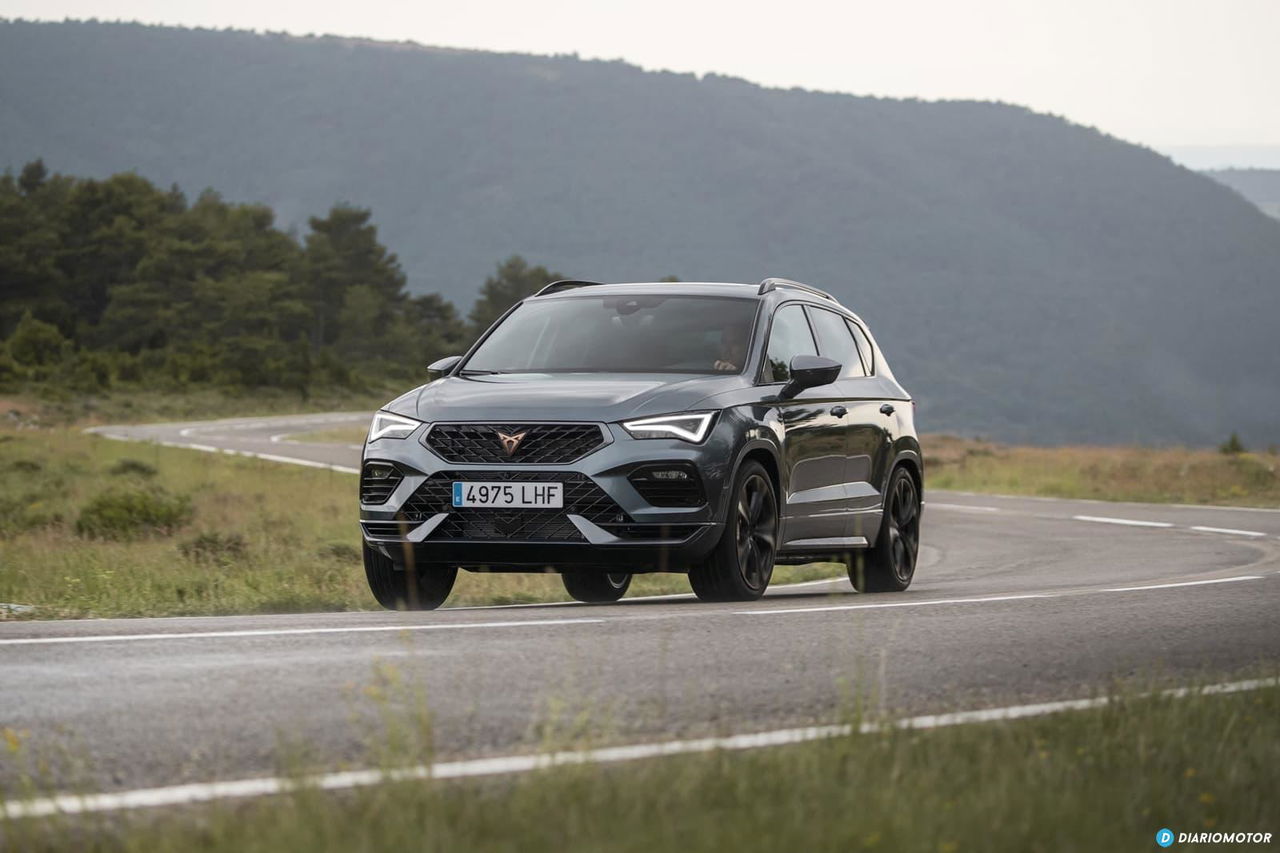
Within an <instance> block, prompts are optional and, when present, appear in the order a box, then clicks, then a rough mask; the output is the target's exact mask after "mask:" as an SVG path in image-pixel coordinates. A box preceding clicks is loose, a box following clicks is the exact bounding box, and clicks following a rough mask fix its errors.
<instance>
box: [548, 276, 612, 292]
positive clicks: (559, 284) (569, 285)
mask: <svg viewBox="0 0 1280 853" xmlns="http://www.w3.org/2000/svg"><path fill="white" fill-rule="evenodd" d="M594 284H604V282H603V281H583V280H579V279H576V278H566V279H561V280H560V281H553V282H551V283H550V284H548V285H547V286H546V287H544V288H542V290H539V291H538V292H537V293H535V294H533V295H534V296H549V295H550V294H552V293H559V292H560V291H562V290H573V289H574V288H575V287H591V286H592V285H594Z"/></svg>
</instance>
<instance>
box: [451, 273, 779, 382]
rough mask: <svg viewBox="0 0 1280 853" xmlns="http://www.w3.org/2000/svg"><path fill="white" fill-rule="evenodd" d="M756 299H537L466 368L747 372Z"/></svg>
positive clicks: (487, 340) (511, 317)
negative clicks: (747, 357)
mask: <svg viewBox="0 0 1280 853" xmlns="http://www.w3.org/2000/svg"><path fill="white" fill-rule="evenodd" d="M758 307H759V303H758V302H757V301H756V300H754V299H739V298H727V297H726V298H720V297H709V296H682V295H670V294H663V293H651V294H643V295H639V296H636V295H615V296H581V297H568V298H557V299H547V300H537V299H534V300H530V301H529V302H526V303H524V304H522V305H521V306H520V307H519V308H517V309H516V310H515V311H514V312H512V313H511V314H510V315H509V316H508V317H507V318H506V319H505V320H503V321H502V323H501V324H499V325H498V327H497V328H496V329H494V330H493V331H492V332H491V333H490V335H489V337H487V338H485V340H484V342H483V343H481V344H480V346H479V347H477V349H476V351H475V353H473V354H472V356H471V358H470V359H469V360H468V361H467V362H466V364H464V365H463V366H462V372H463V373H466V372H468V371H473V372H476V373H485V372H493V373H740V372H741V371H742V370H743V368H744V367H745V365H746V356H747V347H748V343H749V341H750V339H751V327H752V325H753V324H754V322H755V316H756V310H757V308H758Z"/></svg>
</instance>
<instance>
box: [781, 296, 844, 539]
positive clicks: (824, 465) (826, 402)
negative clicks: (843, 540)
mask: <svg viewBox="0 0 1280 853" xmlns="http://www.w3.org/2000/svg"><path fill="white" fill-rule="evenodd" d="M817 354H818V349H817V345H816V343H815V342H814V338H813V331H812V330H811V329H810V327H809V321H808V320H807V319H806V317H805V311H804V308H803V307H802V306H801V305H799V304H798V303H793V304H790V305H783V306H782V307H781V308H779V309H778V311H777V313H775V314H774V318H773V325H772V328H771V329H770V332H769V346H768V350H767V356H766V361H765V365H764V373H765V376H764V381H765V382H771V383H785V382H787V381H788V380H790V378H791V368H790V365H791V359H793V358H795V357H796V356H797V355H817ZM775 387H776V386H775ZM839 404H840V399H839V396H838V393H837V390H836V387H835V385H828V386H825V387H821V388H809V389H807V390H805V391H802V392H800V394H799V395H797V396H796V397H794V398H792V399H790V400H785V401H779V402H778V403H777V404H776V405H777V407H778V414H779V418H780V419H781V421H782V425H783V429H784V437H783V465H785V466H786V469H787V478H786V481H787V487H786V489H785V492H786V494H784V495H782V499H783V502H784V506H785V516H786V527H785V535H786V540H787V541H788V542H794V541H795V540H797V539H827V538H831V537H838V536H842V535H844V534H843V530H844V528H845V526H846V521H847V518H848V513H849V505H848V497H847V494H846V487H845V483H846V471H845V467H846V464H847V460H846V454H847V450H846V436H845V432H846V430H845V423H844V421H843V419H842V418H841V417H840V416H839V414H838V410H836V408H837V407H838V406H839ZM833 410H836V411H833Z"/></svg>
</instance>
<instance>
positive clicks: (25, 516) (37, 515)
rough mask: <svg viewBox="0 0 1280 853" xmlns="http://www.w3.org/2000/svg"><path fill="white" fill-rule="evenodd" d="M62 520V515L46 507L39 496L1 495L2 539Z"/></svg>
mask: <svg viewBox="0 0 1280 853" xmlns="http://www.w3.org/2000/svg"><path fill="white" fill-rule="evenodd" d="M60 521H62V516H60V515H58V514H57V513H56V512H50V511H49V510H47V509H45V508H44V506H43V504H42V503H41V501H40V499H39V497H38V496H34V495H28V496H26V497H23V498H15V497H0V539H4V538H7V537H10V536H16V535H17V534H19V533H22V532H23V531H25V530H31V529H33V528H36V527H49V526H51V525H54V524H57V523H59V522H60Z"/></svg>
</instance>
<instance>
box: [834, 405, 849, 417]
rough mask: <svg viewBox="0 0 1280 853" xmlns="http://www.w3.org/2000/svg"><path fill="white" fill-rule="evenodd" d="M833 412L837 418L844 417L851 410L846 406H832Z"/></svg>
mask: <svg viewBox="0 0 1280 853" xmlns="http://www.w3.org/2000/svg"><path fill="white" fill-rule="evenodd" d="M831 414H833V415H835V416H836V417H837V418H843V417H844V416H845V415H847V414H849V410H848V409H846V408H845V407H844V406H832V407H831Z"/></svg>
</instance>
